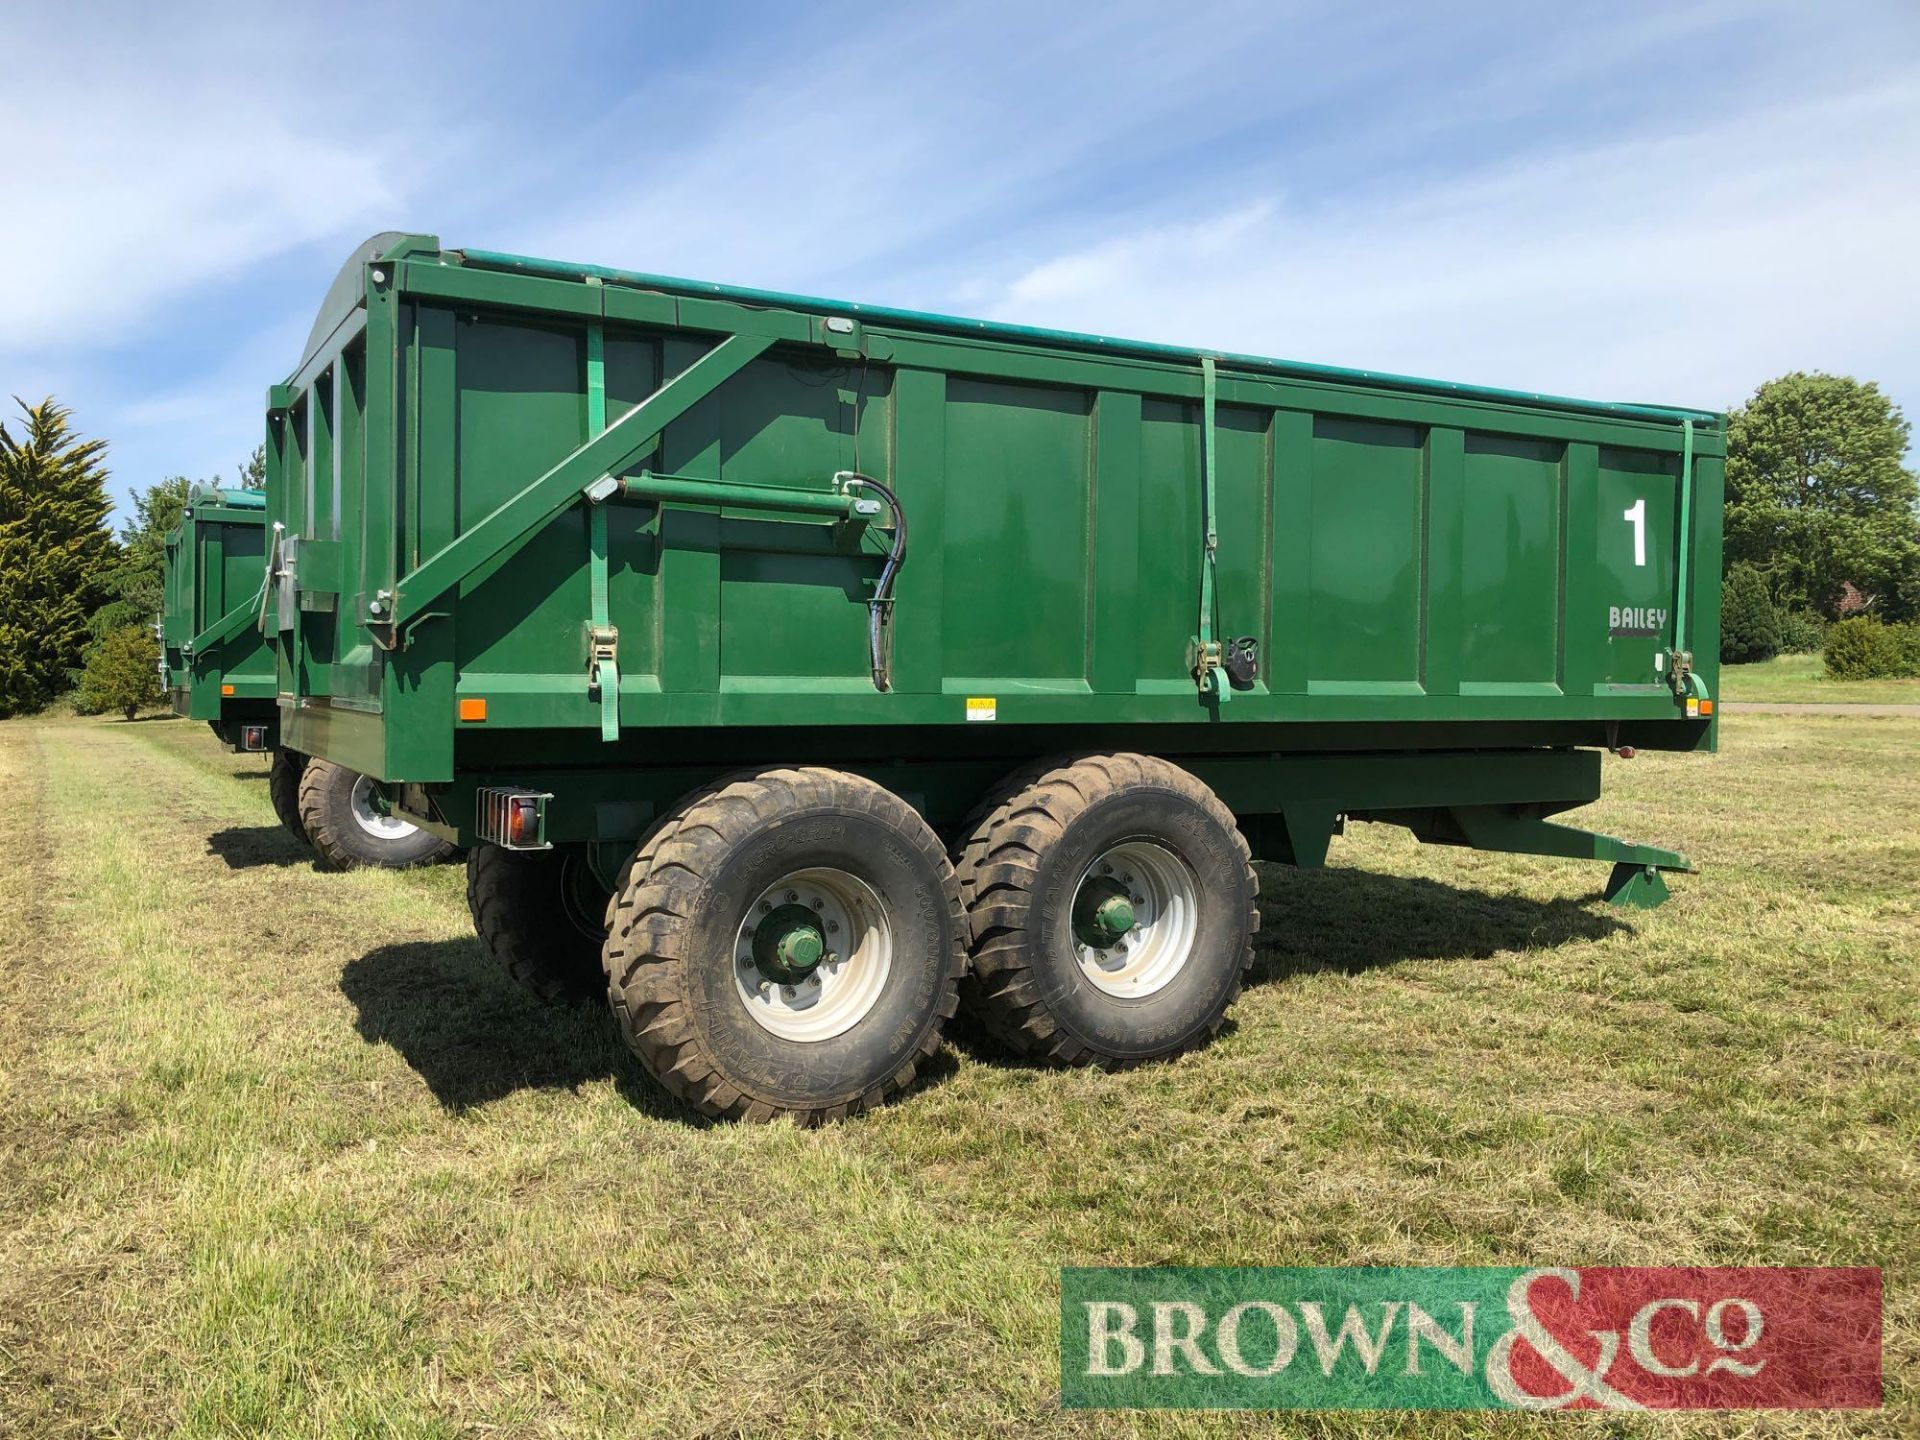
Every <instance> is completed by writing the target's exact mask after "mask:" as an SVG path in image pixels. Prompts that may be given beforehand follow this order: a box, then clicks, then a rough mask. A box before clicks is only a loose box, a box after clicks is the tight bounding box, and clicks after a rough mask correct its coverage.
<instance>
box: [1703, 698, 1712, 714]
mask: <svg viewBox="0 0 1920 1440" xmlns="http://www.w3.org/2000/svg"><path fill="white" fill-rule="evenodd" d="M1700 713H1701V714H1702V715H1711V714H1713V701H1711V700H1702V701H1701V702H1700Z"/></svg>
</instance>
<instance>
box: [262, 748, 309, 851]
mask: <svg viewBox="0 0 1920 1440" xmlns="http://www.w3.org/2000/svg"><path fill="white" fill-rule="evenodd" d="M306 768H307V757H306V756H304V755H297V754H295V753H294V752H293V751H291V750H276V751H274V752H273V760H272V761H271V762H270V764H269V766H268V769H267V798H268V799H269V800H271V801H272V802H273V813H274V814H276V815H278V816H279V817H280V823H281V824H282V825H284V826H286V827H287V833H288V834H289V835H291V836H293V838H294V839H296V840H298V841H299V842H300V843H301V844H302V845H312V844H313V837H312V836H310V835H308V834H307V826H306V822H305V821H303V820H302V819H301V818H300V777H301V775H302V774H303V773H304V772H305V771H306Z"/></svg>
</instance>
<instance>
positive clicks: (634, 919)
mask: <svg viewBox="0 0 1920 1440" xmlns="http://www.w3.org/2000/svg"><path fill="white" fill-rule="evenodd" d="M836 810H837V811H839V812H841V813H852V814H861V815H866V816H871V817H874V818H876V819H878V820H880V821H882V823H885V824H887V825H889V826H890V827H891V828H893V830H894V831H895V833H896V834H897V835H898V836H900V837H901V838H902V839H905V840H909V841H910V843H912V844H914V845H915V847H916V848H917V849H918V851H919V852H920V858H921V859H922V860H923V861H924V862H925V863H926V864H927V865H928V867H929V868H930V869H932V870H933V872H934V873H935V874H937V875H938V876H939V877H940V882H941V891H942V896H943V899H944V902H945V908H946V911H947V916H946V918H947V928H948V931H949V933H950V934H951V936H952V949H951V952H950V954H949V955H948V957H947V963H946V970H945V976H944V981H943V986H942V990H941V993H940V994H939V995H938V997H937V1000H936V1007H937V1015H936V1017H935V1019H934V1021H933V1023H931V1024H929V1025H927V1026H926V1030H925V1033H924V1035H923V1036H921V1038H920V1040H919V1042H918V1044H917V1045H916V1046H915V1047H914V1050H913V1052H912V1053H911V1054H909V1055H908V1056H907V1057H906V1058H905V1059H904V1060H903V1061H902V1062H901V1063H900V1064H899V1065H897V1066H896V1067H895V1068H894V1069H893V1070H892V1071H891V1072H890V1073H888V1074H887V1075H885V1076H884V1077H882V1078H881V1079H880V1081H879V1082H878V1083H875V1084H872V1085H869V1086H868V1087H867V1088H866V1089H864V1090H863V1091H861V1092H860V1093H858V1094H857V1095H854V1096H851V1097H849V1098H845V1099H840V1100H836V1101H835V1102H833V1103H830V1104H822V1105H817V1106H812V1107H805V1108H796V1107H794V1106H791V1105H785V1104H780V1103H775V1102H774V1101H772V1100H769V1099H767V1098H765V1097H763V1096H758V1095H754V1094H752V1093H749V1092H747V1091H745V1090H743V1089H741V1088H740V1087H739V1086H738V1085H736V1084H735V1083H733V1081H731V1080H730V1079H729V1078H728V1077H727V1075H726V1074H725V1073H724V1071H723V1069H722V1066H721V1064H720V1061H719V1059H718V1058H717V1057H716V1056H715V1054H714V1053H713V1051H712V1049H711V1048H710V1046H709V1044H708V1042H707V1040H706V1038H705V1035H704V1033H703V1031H702V1028H701V1027H700V1026H699V1025H697V1024H696V1023H695V1016H694V1009H693V1004H692V999H691V997H690V995H689V993H688V988H687V973H688V970H689V968H690V967H693V966H695V965H698V964H700V963H701V962H702V961H703V960H704V959H706V958H707V957H704V956H702V955H700V954H698V953H696V937H695V935H694V933H693V931H694V926H693V917H694V916H695V914H696V913H697V911H698V909H699V906H700V904H701V902H702V900H703V899H704V898H705V896H706V893H707V877H708V876H709V875H710V874H711V873H712V871H713V869H714V867H715V864H716V862H717V861H718V859H719V857H721V856H724V855H727V854H730V853H732V852H733V851H734V850H735V849H736V848H737V847H739V846H741V845H742V844H744V843H746V842H747V840H748V839H749V838H750V837H752V836H754V835H756V834H758V833H759V832H761V831H762V830H764V829H766V828H767V827H768V826H769V825H770V824H773V823H776V822H778V821H781V820H784V819H788V818H790V817H792V816H793V815H794V814H795V813H796V812H806V811H824V812H832V811H836ZM613 914H614V923H613V926H612V928H611V931H610V933H609V935H608V937H607V948H606V969H607V977H608V998H609V1000H610V1001H611V1004H612V1007H613V1012H614V1016H615V1018H616V1020H617V1021H618V1023H619V1027H620V1032H621V1034H622V1036H623V1037H624V1038H625V1039H626V1042H627V1044H628V1045H629V1046H630V1047H631V1048H632V1049H633V1051H634V1053H635V1054H636V1055H638V1056H639V1057H640V1061H641V1063H642V1064H643V1065H644V1066H645V1067H646V1068H647V1071H648V1072H649V1073H650V1074H651V1075H652V1076H653V1077H654V1078H655V1079H656V1080H658V1081H659V1082H660V1083H661V1085H663V1086H664V1087H665V1088H666V1089H667V1090H668V1091H669V1092H671V1093H672V1094H673V1095H675V1096H676V1097H678V1098H679V1099H680V1100H681V1101H683V1102H684V1103H686V1104H687V1105H688V1106H690V1107H691V1108H693V1109H695V1110H697V1111H699V1112H700V1113H702V1114H705V1115H709V1116H712V1117H714V1118H716V1119H723V1120H747V1121H764V1120H772V1119H775V1118H776V1117H778V1116H781V1115H788V1116H791V1117H793V1118H794V1119H795V1120H796V1121H798V1122H799V1123H801V1124H806V1125H811V1124H819V1123H822V1122H826V1121H833V1120H839V1119H843V1118H845V1117H847V1116H849V1115H855V1114H859V1113H861V1112H862V1111H865V1110H868V1109H870V1108H872V1107H873V1106H875V1105H878V1104H881V1103H882V1102H883V1101H885V1100H887V1099H888V1098H890V1097H891V1096H893V1095H896V1094H898V1093H899V1092H900V1091H902V1090H904V1089H905V1088H906V1087H907V1086H908V1085H910V1084H912V1083H913V1080H914V1077H915V1075H916V1074H917V1073H918V1071H919V1066H920V1063H921V1062H922V1061H923V1060H925V1059H926V1058H927V1057H929V1056H931V1055H932V1054H934V1052H935V1051H937V1050H938V1049H939V1048H940V1041H941V1032H942V1028H943V1026H944V1024H945V1022H946V1021H947V1019H949V1018H950V1017H951V1016H952V1015H953V1013H954V1011H955V1010H956V1009H957V1008H958V1004H959V998H958V994H957V989H956V987H957V984H958V981H959V979H960V976H961V975H962V973H964V971H965V969H966V963H967V959H966V946H965V935H966V918H965V912H964V910H963V908H962V906H961V902H960V892H959V885H958V883H957V881H956V880H955V878H954V874H953V870H952V867H951V866H950V864H949V863H948V860H947V857H946V855H945V853H944V852H943V851H942V850H941V847H940V843H939V840H938V839H937V838H936V837H935V836H934V834H933V832H932V831H931V830H930V829H928V828H927V825H926V823H925V821H923V820H922V819H921V818H920V816H919V814H918V813H917V812H916V811H915V810H913V808H912V807H911V806H909V805H908V804H907V803H906V802H905V801H904V800H901V799H900V798H899V797H898V796H896V795H894V794H892V793H891V792H889V791H887V790H886V789H884V788H882V787H881V786H879V785H877V784H875V783H874V782H873V781H871V780H867V779H864V778H862V777H860V776H857V775H851V774H848V773H846V772H844V771H836V770H827V769H820V768H814V767H808V768H794V769H785V768H782V769H768V770H758V771H743V772H740V773H739V774H736V775H733V776H730V777H727V778H726V779H723V780H721V781H717V782H715V783H714V784H713V785H711V786H709V787H707V788H706V789H705V790H702V791H697V792H695V793H694V795H692V796H691V797H689V799H688V800H687V801H686V802H684V803H683V804H682V805H681V806H680V807H679V808H678V809H677V810H676V811H675V813H674V814H673V815H671V816H669V817H667V818H666V819H665V820H663V821H662V822H661V823H660V825H659V826H657V827H656V830H655V832H654V834H653V835H652V836H651V837H650V840H649V841H648V842H647V843H646V844H643V846H642V847H641V850H640V851H639V852H637V853H636V855H635V857H634V861H633V864H632V867H631V873H630V877H629V880H628V883H627V885H626V887H625V888H624V890H623V891H622V892H621V893H620V894H619V895H617V896H616V898H615V902H614V910H613Z"/></svg>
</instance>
